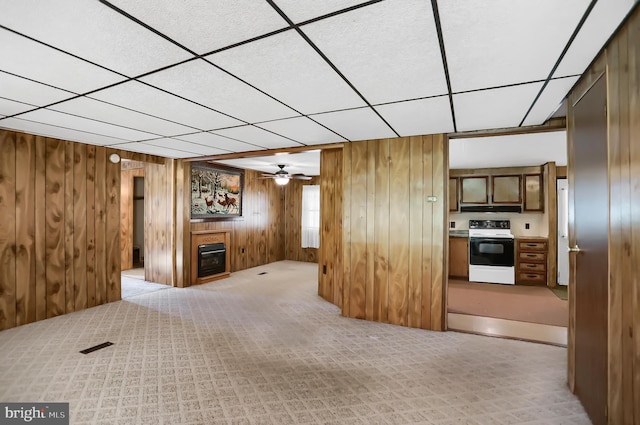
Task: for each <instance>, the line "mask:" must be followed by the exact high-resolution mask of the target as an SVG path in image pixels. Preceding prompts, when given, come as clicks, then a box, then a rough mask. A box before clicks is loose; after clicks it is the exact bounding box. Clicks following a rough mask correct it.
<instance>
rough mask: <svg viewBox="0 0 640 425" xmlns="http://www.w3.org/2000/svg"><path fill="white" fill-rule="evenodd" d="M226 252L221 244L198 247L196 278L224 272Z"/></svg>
mask: <svg viewBox="0 0 640 425" xmlns="http://www.w3.org/2000/svg"><path fill="white" fill-rule="evenodd" d="M226 255H227V250H226V248H225V246H224V244H223V243H212V244H206V245H199V246H198V277H207V276H211V275H214V274H218V273H224V272H225V265H226V260H227V259H226Z"/></svg>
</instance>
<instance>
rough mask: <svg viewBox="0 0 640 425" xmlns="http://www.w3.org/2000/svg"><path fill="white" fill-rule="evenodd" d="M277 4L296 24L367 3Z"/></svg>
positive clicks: (307, 0)
mask: <svg viewBox="0 0 640 425" xmlns="http://www.w3.org/2000/svg"><path fill="white" fill-rule="evenodd" d="M275 3H276V4H277V5H278V7H279V8H280V9H282V11H283V12H284V13H285V14H286V15H287V16H288V17H289V18H290V19H291V20H292V21H293V22H295V23H300V22H303V21H307V20H309V19H313V18H317V17H318V16H323V15H327V14H329V13H333V12H337V11H339V10H342V9H346V8H348V7H351V6H356V5H358V4H361V3H366V2H365V1H362V0H322V1H318V0H276V1H275Z"/></svg>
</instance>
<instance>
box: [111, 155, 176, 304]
mask: <svg viewBox="0 0 640 425" xmlns="http://www.w3.org/2000/svg"><path fill="white" fill-rule="evenodd" d="M112 153H113V152H112V151H111V150H107V157H109V155H111V154H112ZM106 180H107V182H106V183H107V247H106V250H107V302H113V301H118V300H120V299H121V289H120V259H121V252H120V164H119V163H116V164H114V163H112V162H111V161H108V162H107V174H106ZM169 202H170V199H169Z"/></svg>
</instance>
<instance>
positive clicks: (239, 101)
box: [142, 60, 297, 122]
mask: <svg viewBox="0 0 640 425" xmlns="http://www.w3.org/2000/svg"><path fill="white" fill-rule="evenodd" d="M142 80H143V81H145V82H147V83H149V84H152V85H154V86H156V87H160V88H162V89H164V90H167V91H169V92H172V93H175V94H177V95H180V96H182V97H185V98H187V99H190V100H193V101H194V102H198V103H200V104H202V105H206V106H208V107H210V108H213V109H216V110H218V111H220V112H223V113H225V114H229V115H231V116H233V117H236V118H238V119H242V120H245V121H247V122H257V121H268V120H273V119H278V118H289V117H292V116H295V115H297V114H296V113H295V112H294V111H293V110H291V109H290V108H288V107H286V106H284V105H282V104H281V103H279V102H277V101H275V100H273V99H271V98H270V97H268V96H266V95H264V94H262V93H260V92H259V91H257V90H255V89H253V88H252V87H250V86H248V85H246V84H244V83H242V82H240V81H238V80H237V79H235V78H233V77H231V76H229V75H228V74H226V73H224V72H222V71H220V70H218V69H217V68H215V67H214V66H212V65H211V64H209V63H207V62H205V61H203V60H195V61H190V62H187V63H185V64H182V65H179V66H175V67H173V68H169V69H167V70H164V71H161V72H158V73H155V74H151V75H149V76H146V77H144V78H142Z"/></svg>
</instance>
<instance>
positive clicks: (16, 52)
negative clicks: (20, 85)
mask: <svg viewBox="0 0 640 425" xmlns="http://www.w3.org/2000/svg"><path fill="white" fill-rule="evenodd" d="M18 3H19V2H16V4H18ZM0 57H1V58H2V63H1V64H0V69H2V70H3V71H6V72H11V73H13V74H16V75H20V76H23V77H25V78H30V79H32V80H35V81H39V82H41V83H45V84H50V85H52V86H55V87H59V88H61V89H65V90H70V91H72V92H75V93H85V92H88V91H90V90H94V89H96V88H100V87H104V86H107V85H109V84H113V83H116V82H118V81H122V80H123V79H124V77H122V76H120V75H118V74H115V73H113V72H110V71H107V70H105V69H102V68H100V67H98V66H95V65H91V64H89V63H87V62H84V61H82V60H80V59H76V58H74V57H73V56H70V55H67V54H65V53H61V52H59V51H57V50H54V49H52V48H50V47H46V46H43V45H42V44H40V43H36V42H35V41H31V40H29V39H27V38H24V37H21V36H19V35H16V34H13V33H12V32H9V31H6V30H2V29H0ZM45 64H46V65H45Z"/></svg>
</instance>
